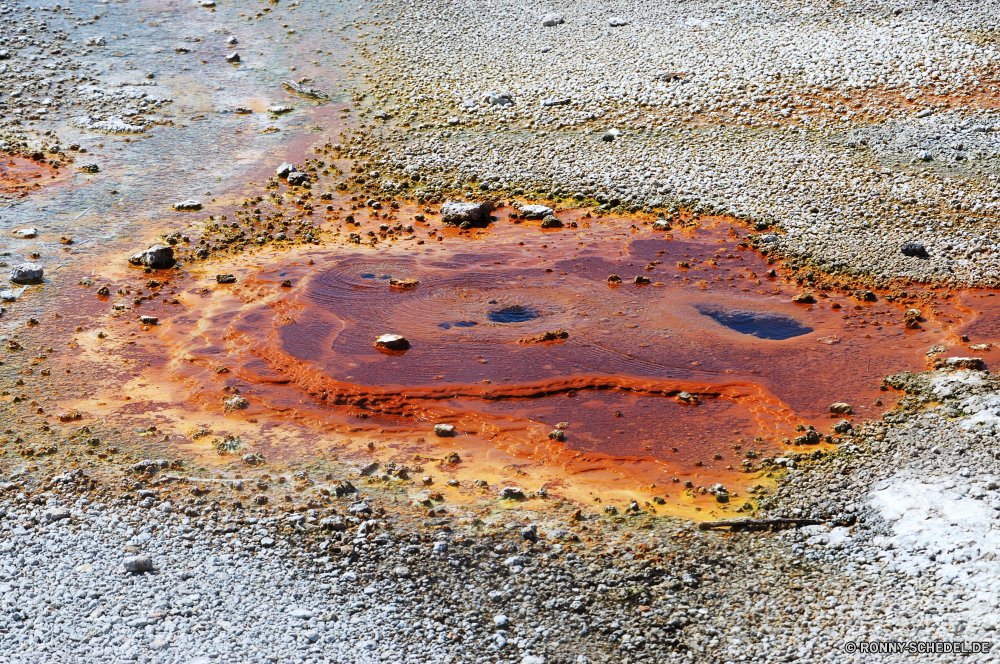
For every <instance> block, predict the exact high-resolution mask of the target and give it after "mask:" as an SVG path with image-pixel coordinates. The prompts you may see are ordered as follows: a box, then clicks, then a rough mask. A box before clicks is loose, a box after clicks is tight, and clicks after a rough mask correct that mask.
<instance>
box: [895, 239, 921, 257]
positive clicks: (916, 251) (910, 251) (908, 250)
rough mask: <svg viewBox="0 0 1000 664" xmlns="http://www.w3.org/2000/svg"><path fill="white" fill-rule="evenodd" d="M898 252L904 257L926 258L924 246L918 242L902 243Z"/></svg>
mask: <svg viewBox="0 0 1000 664" xmlns="http://www.w3.org/2000/svg"><path fill="white" fill-rule="evenodd" d="M899 251H900V252H901V253H902V254H903V255H904V256H911V257H913V258H927V249H926V248H925V247H924V245H922V244H920V243H919V242H904V243H903V245H902V246H901V247H900V248H899Z"/></svg>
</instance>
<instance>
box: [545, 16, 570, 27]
mask: <svg viewBox="0 0 1000 664" xmlns="http://www.w3.org/2000/svg"><path fill="white" fill-rule="evenodd" d="M563 23H565V21H564V20H563V17H562V14H556V13H555V12H551V13H548V14H546V15H545V16H543V17H542V25H544V26H545V27H547V28H551V27H552V26H554V25H561V24H563Z"/></svg>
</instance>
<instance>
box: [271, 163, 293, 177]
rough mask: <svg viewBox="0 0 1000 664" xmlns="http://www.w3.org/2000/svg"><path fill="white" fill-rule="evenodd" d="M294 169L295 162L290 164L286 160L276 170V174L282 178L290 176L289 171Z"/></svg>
mask: <svg viewBox="0 0 1000 664" xmlns="http://www.w3.org/2000/svg"><path fill="white" fill-rule="evenodd" d="M294 171H295V166H294V165H293V164H289V163H288V162H287V161H286V162H283V163H282V164H281V166H278V168H276V169H275V170H274V175H275V176H276V177H278V178H280V179H284V178H287V177H288V174H289V173H292V172H294Z"/></svg>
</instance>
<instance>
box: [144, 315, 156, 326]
mask: <svg viewBox="0 0 1000 664" xmlns="http://www.w3.org/2000/svg"><path fill="white" fill-rule="evenodd" d="M139 322H140V323H142V324H143V325H158V324H159V322H160V319H159V318H157V317H156V316H139Z"/></svg>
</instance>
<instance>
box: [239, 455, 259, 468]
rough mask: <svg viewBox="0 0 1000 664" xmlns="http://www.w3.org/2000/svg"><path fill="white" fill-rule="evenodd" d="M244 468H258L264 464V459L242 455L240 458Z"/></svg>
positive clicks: (257, 456)
mask: <svg viewBox="0 0 1000 664" xmlns="http://www.w3.org/2000/svg"><path fill="white" fill-rule="evenodd" d="M242 461H243V465H244V466H259V465H261V464H263V463H264V457H262V456H261V455H259V454H254V453H250V454H244V455H243V457H242Z"/></svg>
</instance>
